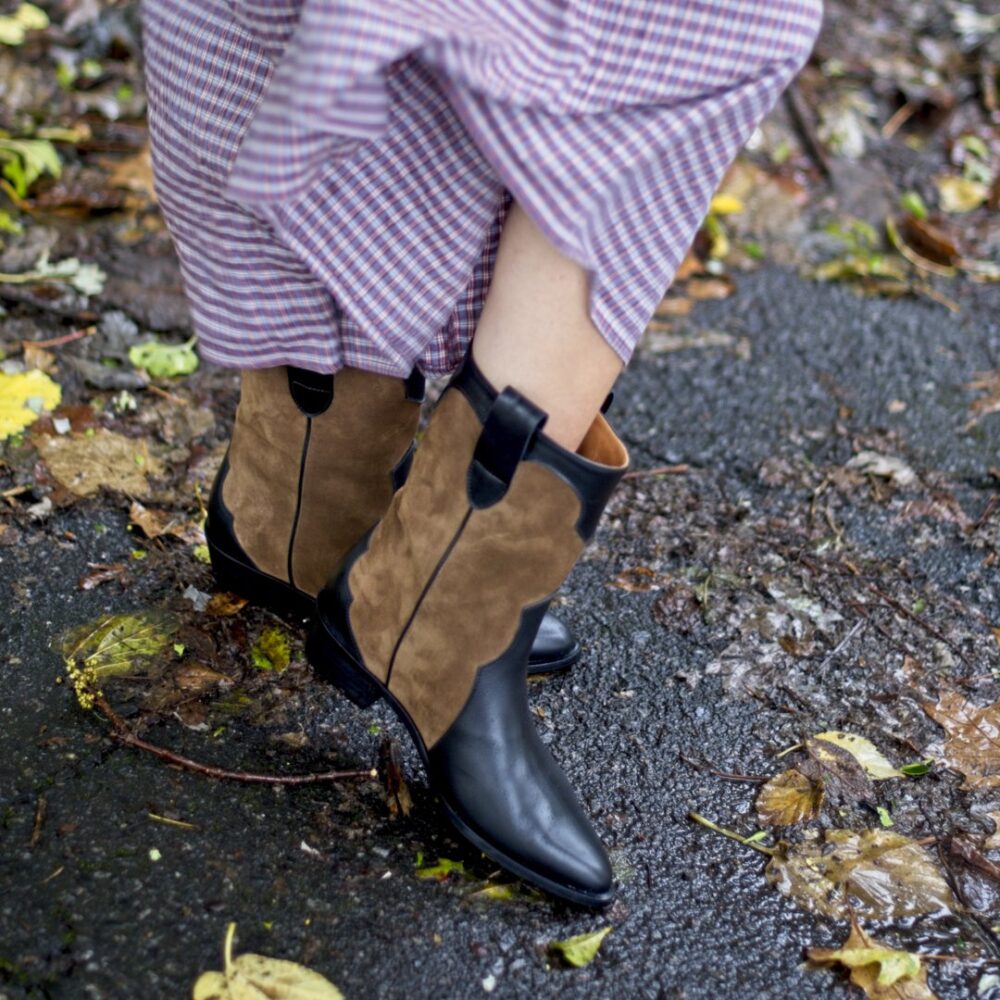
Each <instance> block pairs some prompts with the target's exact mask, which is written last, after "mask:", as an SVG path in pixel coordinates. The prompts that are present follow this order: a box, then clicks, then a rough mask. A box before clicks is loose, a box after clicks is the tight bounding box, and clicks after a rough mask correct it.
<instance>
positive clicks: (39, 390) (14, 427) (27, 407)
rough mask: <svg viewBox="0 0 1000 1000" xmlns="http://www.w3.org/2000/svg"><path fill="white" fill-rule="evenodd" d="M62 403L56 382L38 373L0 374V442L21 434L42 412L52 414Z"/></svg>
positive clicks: (35, 370)
mask: <svg viewBox="0 0 1000 1000" xmlns="http://www.w3.org/2000/svg"><path fill="white" fill-rule="evenodd" d="M61 399H62V390H61V389H60V388H59V385H58V384H57V383H56V382H53V381H52V379H50V378H49V377H48V375H46V374H45V373H44V372H42V371H39V370H38V369H32V370H31V371H27V372H17V373H15V374H13V375H4V374H3V373H0V441H3V440H5V439H6V438H9V437H10V436H11V434H16V433H17V432H18V431H23V430H24V428H25V427H27V426H28V425H29V424H32V423H34V422H35V421H36V420H37V419H38V417H39V414H40V413H41V412H42V411H43V410H53V409H55V408H56V407H57V406H58V405H59V401H60V400H61Z"/></svg>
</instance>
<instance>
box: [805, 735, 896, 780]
mask: <svg viewBox="0 0 1000 1000" xmlns="http://www.w3.org/2000/svg"><path fill="white" fill-rule="evenodd" d="M814 739H817V740H826V742H827V743H833V744H834V745H835V746H838V747H840V748H841V749H843V750H846V751H847V752H848V753H849V754H850V755H851V756H852V757H853V758H854V759H855V760H856V761H857V762H858V763H859V764H860V765H861V767H863V768H864V771H865V773H866V774H867V775H868V777H869V778H873V779H874V780H875V781H884V780H885V779H887V778H901V777H902V776H903V774H902V772H901V771H898V770H896V768H894V767H893V766H892V764H890V763H889V761H888V760H886V758H885V757H883V756H882V754H881V753H879V751H878V750H877V749H876V748H875V745H874V744H873V743H872V742H871V741H870V740H866V739H865V738H864V737H863V736H855V735H854V734H853V733H840V732H827V733H817V734H816V736H815V737H814Z"/></svg>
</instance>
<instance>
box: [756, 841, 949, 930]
mask: <svg viewBox="0 0 1000 1000" xmlns="http://www.w3.org/2000/svg"><path fill="white" fill-rule="evenodd" d="M824 837H825V839H824V840H823V841H820V840H818V839H813V840H805V841H803V842H802V843H799V844H795V845H793V846H788V845H782V850H781V851H780V852H779V853H777V854H775V856H774V857H773V858H772V859H771V860H770V861H769V862H768V865H767V869H766V871H765V875H766V876H767V880H768V882H769V883H770V884H771V885H773V886H774V887H775V888H777V889H778V891H779V892H780V893H782V895H785V896H788V897H790V898H791V899H793V900H794V901H795V902H796V903H798V904H799V906H801V907H803V908H804V909H806V910H809V911H811V912H815V913H820V914H822V915H824V916H828V917H839V918H841V919H844V918H846V917H848V916H849V915H850V913H851V912H852V910H853V912H855V913H857V914H858V915H859V916H861V917H864V918H865V919H868V920H895V919H900V918H905V917H913V916H919V915H921V914H925V913H944V912H953V911H954V910H955V909H956V907H957V904H956V902H955V898H954V896H953V895H952V892H951V889H950V888H949V887H948V883H947V882H946V881H945V879H944V877H943V876H942V874H941V872H940V870H939V869H938V867H937V865H935V864H934V862H933V861H932V860H931V857H930V855H929V854H928V853H927V852H926V851H925V850H924V849H923V848H922V847H921V846H920V845H919V844H917V843H915V842H914V841H912V840H910V839H909V838H908V837H904V836H902V834H898V833H893V832H892V831H890V830H865V831H864V833H855V832H854V831H853V830H827V831H826V832H825V835H824Z"/></svg>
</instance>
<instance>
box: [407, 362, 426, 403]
mask: <svg viewBox="0 0 1000 1000" xmlns="http://www.w3.org/2000/svg"><path fill="white" fill-rule="evenodd" d="M426 393H427V380H426V379H425V378H424V373H423V372H422V371H420V370H419V369H417V368H414V369H413V371H412V372H410V374H409V375H407V376H406V381H405V382H404V383H403V398H404V399H405V400H407V401H408V402H410V403H422V402H423V401H424V396H425V395H426Z"/></svg>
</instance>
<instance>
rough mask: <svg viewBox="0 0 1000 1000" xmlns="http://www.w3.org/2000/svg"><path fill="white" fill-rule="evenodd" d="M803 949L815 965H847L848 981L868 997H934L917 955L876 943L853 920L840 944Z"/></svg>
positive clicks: (873, 999)
mask: <svg viewBox="0 0 1000 1000" xmlns="http://www.w3.org/2000/svg"><path fill="white" fill-rule="evenodd" d="M806 953H807V954H808V956H809V961H811V962H815V963H816V964H817V965H833V964H840V965H843V966H845V967H846V968H848V969H850V970H851V982H852V983H853V984H854V985H855V986H859V987H860V988H861V989H863V990H864V991H865V996H866V997H868V998H869V1000H936V998H935V996H934V994H933V993H932V992H931V991H930V988H929V987H928V986H927V969H926V968H925V967H924V964H923V962H922V961H921V958H920V956H919V955H914V954H912V953H911V952H908V951H899V950H898V949H896V948H887V947H886V946H885V945H882V944H879V942H878V941H874V940H872V938H870V937H869V936H868V935H867V934H866V933H865V932H864V930H863V929H862V928H861V927H859V926H858V924H857V923H856V922H854V921H852V923H851V933H850V936H849V937H848V938H847V940H846V941H845V942H844V944H843V945H842V946H841V947H840V948H808V949H806Z"/></svg>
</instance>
